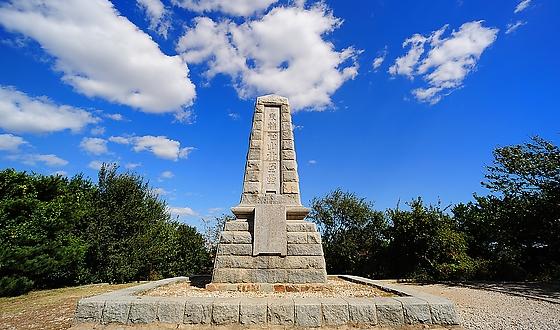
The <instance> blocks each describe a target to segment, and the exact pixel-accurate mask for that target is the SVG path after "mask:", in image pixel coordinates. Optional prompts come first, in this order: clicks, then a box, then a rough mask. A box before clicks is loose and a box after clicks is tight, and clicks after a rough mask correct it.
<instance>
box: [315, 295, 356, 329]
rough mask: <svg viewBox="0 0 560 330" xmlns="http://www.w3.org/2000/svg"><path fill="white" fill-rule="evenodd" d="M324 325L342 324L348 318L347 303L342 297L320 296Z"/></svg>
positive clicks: (346, 321)
mask: <svg viewBox="0 0 560 330" xmlns="http://www.w3.org/2000/svg"><path fill="white" fill-rule="evenodd" d="M321 309H322V311H323V324H324V325H327V326H329V325H344V324H346V323H348V321H349V320H350V314H349V311H348V303H347V302H346V301H345V300H344V299H342V298H322V299H321Z"/></svg>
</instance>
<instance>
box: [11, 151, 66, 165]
mask: <svg viewBox="0 0 560 330" xmlns="http://www.w3.org/2000/svg"><path fill="white" fill-rule="evenodd" d="M7 158H8V159H10V160H14V161H19V162H22V163H23V164H25V165H30V166H35V165H37V164H38V163H42V164H44V165H47V166H49V167H57V166H65V165H67V164H68V161H67V160H65V159H62V158H60V157H58V156H56V155H53V154H47V155H42V154H21V155H9V156H8V157H7Z"/></svg>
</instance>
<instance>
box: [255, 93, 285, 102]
mask: <svg viewBox="0 0 560 330" xmlns="http://www.w3.org/2000/svg"><path fill="white" fill-rule="evenodd" d="M267 103H268V104H271V103H275V104H285V105H289V102H288V98H287V97H284V96H280V95H276V94H268V95H262V96H259V97H257V104H267Z"/></svg>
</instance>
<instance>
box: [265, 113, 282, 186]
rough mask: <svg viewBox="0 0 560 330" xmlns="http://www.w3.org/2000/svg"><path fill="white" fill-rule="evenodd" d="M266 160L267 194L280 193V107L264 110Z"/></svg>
mask: <svg viewBox="0 0 560 330" xmlns="http://www.w3.org/2000/svg"><path fill="white" fill-rule="evenodd" d="M263 133H264V159H263V167H264V171H263V172H262V175H263V178H262V183H263V189H262V191H263V192H264V193H265V194H279V193H280V107H265V108H264V132H263Z"/></svg>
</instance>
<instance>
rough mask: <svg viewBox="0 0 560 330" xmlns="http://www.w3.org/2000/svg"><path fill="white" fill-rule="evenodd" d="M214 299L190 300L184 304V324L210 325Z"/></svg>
mask: <svg viewBox="0 0 560 330" xmlns="http://www.w3.org/2000/svg"><path fill="white" fill-rule="evenodd" d="M213 303H214V298H205V297H200V298H190V299H187V301H186V303H185V316H184V318H183V323H186V324H210V323H211V322H212V306H213Z"/></svg>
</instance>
